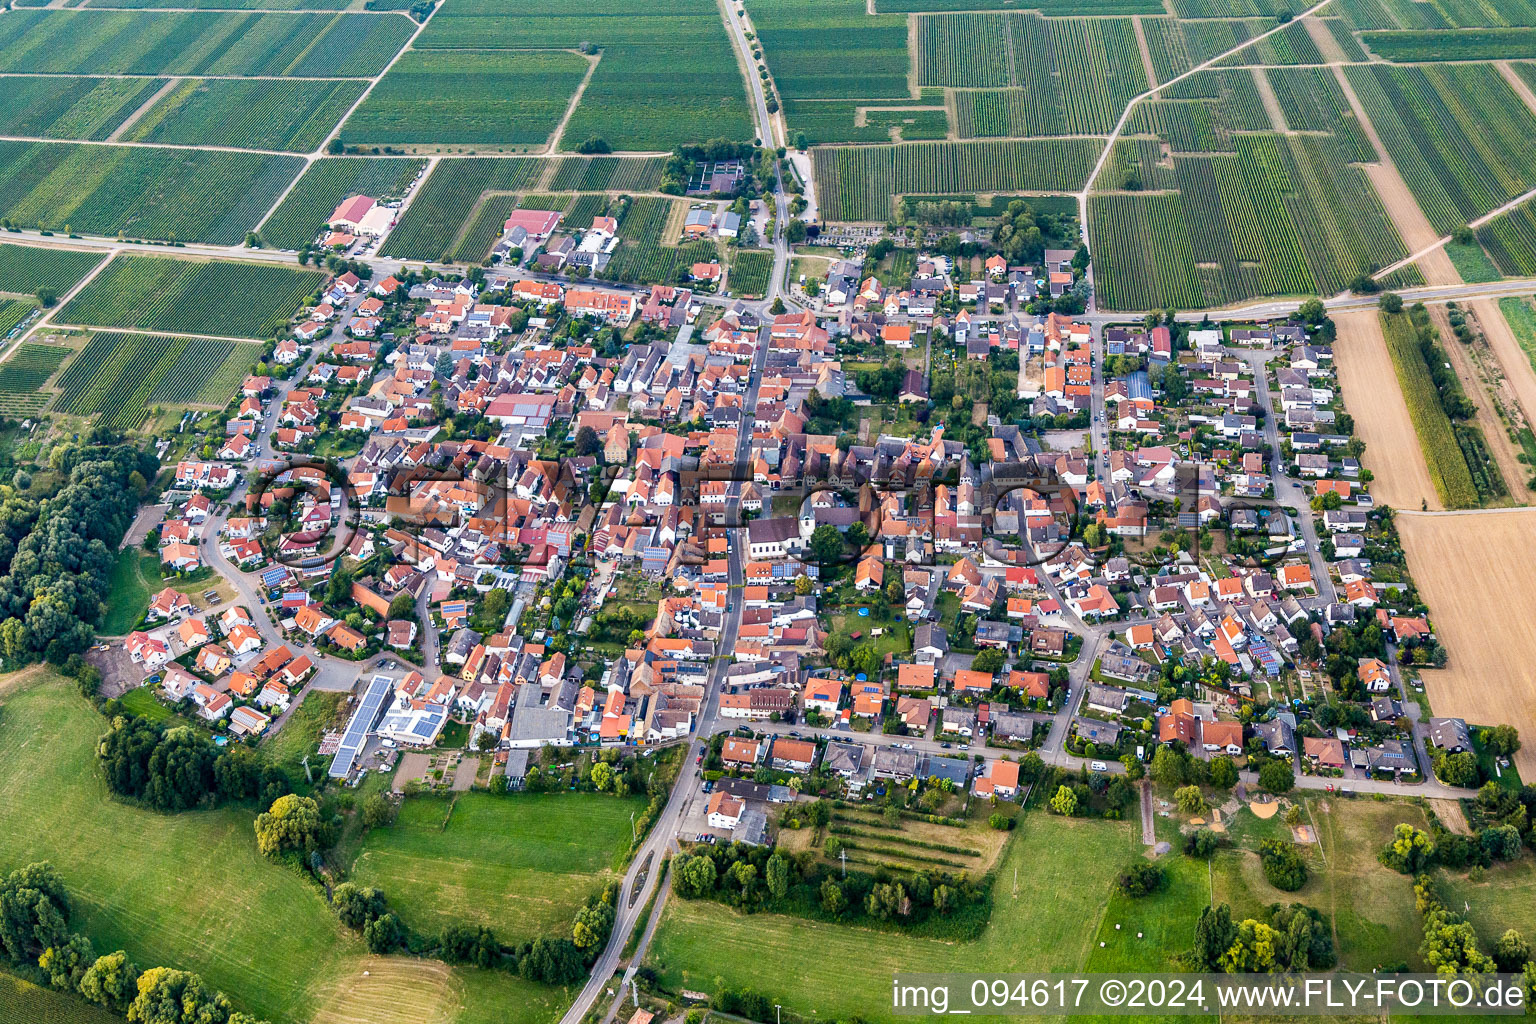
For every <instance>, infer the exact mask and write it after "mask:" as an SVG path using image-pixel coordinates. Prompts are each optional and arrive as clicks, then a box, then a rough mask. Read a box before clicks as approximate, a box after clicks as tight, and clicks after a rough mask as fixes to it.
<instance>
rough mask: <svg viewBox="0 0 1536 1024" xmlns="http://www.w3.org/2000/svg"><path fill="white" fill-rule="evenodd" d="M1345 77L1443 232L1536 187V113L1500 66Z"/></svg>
mask: <svg viewBox="0 0 1536 1024" xmlns="http://www.w3.org/2000/svg"><path fill="white" fill-rule="evenodd" d="M1346 74H1347V75H1348V77H1349V81H1350V84H1351V85H1353V86H1354V89H1355V92H1356V93H1357V94H1358V95H1359V97H1360V102H1361V103H1362V104H1363V106H1364V108H1365V112H1366V115H1367V116H1368V117H1369V118H1370V119H1371V123H1372V124H1373V125H1375V128H1376V131H1377V133H1378V134H1379V135H1380V136H1381V140H1382V143H1383V144H1384V145H1385V146H1386V148H1387V151H1388V153H1389V154H1390V155H1391V157H1392V162H1393V163H1394V164H1396V165H1397V169H1398V171H1399V172H1401V174H1402V176H1403V180H1404V181H1405V182H1407V184H1408V188H1409V189H1410V190H1411V191H1412V192H1413V195H1414V197H1415V198H1416V199H1417V200H1418V202H1419V206H1420V207H1421V208H1422V209H1423V211H1424V215H1425V216H1426V217H1427V218H1428V219H1429V222H1430V224H1431V225H1433V226H1434V229H1435V230H1436V231H1437V232H1439V233H1441V234H1449V233H1450V232H1451V231H1452V230H1453V229H1455V228H1456V227H1458V226H1460V225H1463V224H1465V223H1467V222H1468V221H1470V220H1474V219H1476V218H1477V217H1479V216H1481V215H1483V214H1485V213H1487V212H1488V211H1490V210H1493V209H1495V208H1496V207H1498V206H1501V205H1502V204H1504V203H1506V202H1508V201H1509V200H1510V199H1513V198H1514V197H1515V196H1517V195H1520V194H1521V193H1523V192H1526V191H1528V190H1529V189H1531V188H1533V187H1536V114H1533V113H1532V112H1531V110H1530V109H1529V108H1527V107H1526V105H1525V104H1524V103H1523V102H1522V101H1521V99H1520V97H1519V96H1517V95H1516V94H1515V92H1514V90H1513V89H1511V88H1510V87H1509V84H1508V83H1507V82H1505V81H1504V78H1503V76H1501V75H1500V74H1499V73H1498V71H1497V70H1495V69H1494V68H1493V67H1491V66H1489V65H1486V64H1440V65H1423V66H1413V67H1398V66H1391V65H1385V64H1372V65H1369V66H1355V67H1350V68H1347V69H1346Z"/></svg>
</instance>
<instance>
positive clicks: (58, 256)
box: [0, 242, 103, 295]
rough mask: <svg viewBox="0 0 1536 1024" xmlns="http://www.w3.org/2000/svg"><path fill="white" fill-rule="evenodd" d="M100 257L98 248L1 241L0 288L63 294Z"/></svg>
mask: <svg viewBox="0 0 1536 1024" xmlns="http://www.w3.org/2000/svg"><path fill="white" fill-rule="evenodd" d="M102 259H103V254H102V253H99V252H86V251H82V250H79V249H51V248H44V247H43V246H40V245H10V244H7V243H4V242H0V292H8V293H10V294H12V295H36V294H37V293H38V292H43V291H47V292H52V293H53V294H54V295H63V294H64V293H65V292H67V291H69V290H70V289H71V288H73V287H74V286H75V285H77V284H79V283H80V279H81V278H83V277H84V276H85V275H86V274H89V273H90V272H91V271H92V270H93V269H94V268H95V266H96V264H98V263H100V262H101V261H102Z"/></svg>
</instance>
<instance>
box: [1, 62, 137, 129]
mask: <svg viewBox="0 0 1536 1024" xmlns="http://www.w3.org/2000/svg"><path fill="white" fill-rule="evenodd" d="M164 84H165V83H164V82H163V81H161V80H159V79H153V78H61V77H56V76H39V77H36V78H7V79H6V80H5V97H4V98H3V99H0V135H23V136H28V137H32V138H43V139H96V140H100V139H105V138H106V137H107V136H108V135H111V134H112V131H113V129H115V128H116V127H117V126H118V125H120V124H122V123H123V121H124V120H126V119H127V117H128V115H129V114H131V113H133V112H134V111H135V110H137V109H138V108H139V107H140V106H141V105H142V104H143V103H144V101H145V100H147V99H148V98H149V97H151V96H153V95H154V94H155V91H156V90H157V89H159V88H160V87H161V86H162V85H164Z"/></svg>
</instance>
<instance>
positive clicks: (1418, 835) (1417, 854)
mask: <svg viewBox="0 0 1536 1024" xmlns="http://www.w3.org/2000/svg"><path fill="white" fill-rule="evenodd" d="M1434 858H1435V844H1434V841H1433V840H1432V839H1430V837H1429V833H1427V832H1425V831H1424V830H1423V829H1421V828H1414V827H1413V826H1412V825H1409V824H1408V823H1406V822H1402V823H1399V824H1398V825H1396V826H1394V827H1393V829H1392V839H1391V841H1390V842H1388V843H1387V845H1386V846H1385V847H1383V848H1382V851H1381V853H1379V854H1377V856H1376V859H1377V860H1379V861H1381V863H1382V865H1383V866H1384V867H1388V868H1391V869H1392V870H1393V871H1399V872H1401V873H1403V874H1405V875H1416V874H1418V873H1419V872H1420V871H1423V870H1424V869H1425V868H1427V867H1428V866H1429V865H1430V863H1431V862H1433V860H1434Z"/></svg>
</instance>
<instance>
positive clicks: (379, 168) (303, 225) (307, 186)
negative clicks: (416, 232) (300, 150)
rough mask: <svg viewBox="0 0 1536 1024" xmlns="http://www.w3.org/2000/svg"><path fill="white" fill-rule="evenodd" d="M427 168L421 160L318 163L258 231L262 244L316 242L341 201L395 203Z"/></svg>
mask: <svg viewBox="0 0 1536 1024" xmlns="http://www.w3.org/2000/svg"><path fill="white" fill-rule="evenodd" d="M425 166H426V161H425V160H358V159H345V158H343V159H334V160H316V161H315V162H314V163H312V164H310V165H309V170H307V171H305V172H304V176H303V177H301V178H300V179H299V182H298V184H297V185H295V186H294V187H293V191H292V192H289V193H288V195H287V197H286V198H284V199H283V202H282V205H280V206H279V207H278V208H277V209H276V210H274V211H273V212H272V216H271V217H269V218H268V219H267V222H266V223H265V224H263V225H262V226H261V238H262V242H263V243H265V244H266V245H270V246H273V247H275V248H278V249H299V248H302V247H303V246H304V245H306V244H308V243H309V242H312V241H314V238H315V235H316V233H317V232H318V231H319V230H320V226H321V225H322V224H324V223H325V222H326V221H327V220H328V219H329V218H330V216H331V214H332V213H333V212H335V210H336V207H337V206H339V205H340V204H341V201H342V200H343V199H345V198H347V197H348V196H355V195H365V196H372V197H373V198H375V199H399V198H400V197H402V196H404V195H405V192H406V189H408V188H410V185H411V182H413V181H415V180H416V176H417V175H418V174H420V173H421V169H422V168H423V167H425Z"/></svg>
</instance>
